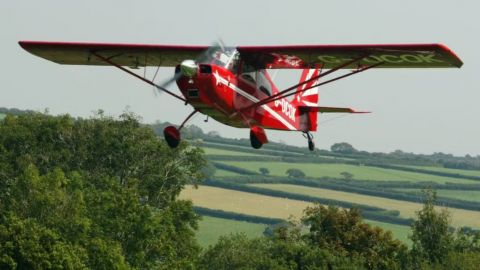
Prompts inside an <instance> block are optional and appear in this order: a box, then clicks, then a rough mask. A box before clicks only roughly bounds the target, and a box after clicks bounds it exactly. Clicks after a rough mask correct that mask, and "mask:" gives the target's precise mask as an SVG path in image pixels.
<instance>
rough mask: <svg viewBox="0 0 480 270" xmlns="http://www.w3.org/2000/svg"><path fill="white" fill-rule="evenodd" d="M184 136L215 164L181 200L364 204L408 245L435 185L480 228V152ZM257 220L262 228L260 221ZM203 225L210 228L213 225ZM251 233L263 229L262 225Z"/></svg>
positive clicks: (462, 218) (456, 219) (463, 220)
mask: <svg viewBox="0 0 480 270" xmlns="http://www.w3.org/2000/svg"><path fill="white" fill-rule="evenodd" d="M164 125H166V124H162V123H157V124H155V125H154V129H155V130H156V131H157V132H158V131H159V130H161V128H162V126H164ZM185 134H186V137H187V138H191V139H192V140H195V141H196V142H197V143H198V142H199V141H198V140H199V139H200V140H201V141H200V145H202V148H203V149H204V151H205V153H206V155H207V159H208V160H209V161H210V163H211V164H212V165H213V166H214V167H215V168H216V170H215V173H214V174H213V175H211V176H210V178H209V181H207V182H205V183H204V185H207V186H200V187H199V188H198V189H186V190H184V192H182V195H181V196H182V198H185V199H191V200H192V201H193V203H194V205H197V206H201V207H206V208H211V209H214V210H222V211H226V212H229V213H231V214H233V215H234V214H246V215H249V216H261V217H267V218H281V219H288V217H290V216H294V217H297V218H298V217H300V216H301V215H302V212H303V209H304V208H305V207H306V206H307V205H309V204H310V203H313V202H316V201H318V202H321V203H323V204H325V205H336V206H340V207H357V208H359V209H363V210H362V211H363V212H364V216H365V217H366V218H367V221H368V222H370V223H372V224H376V225H378V226H381V227H382V228H384V229H387V230H392V232H393V233H394V235H395V237H397V238H398V239H401V240H402V241H406V242H407V243H409V240H408V237H407V235H408V234H409V230H410V228H409V225H410V224H411V218H413V217H414V216H415V212H416V211H418V210H419V209H420V208H421V206H422V202H423V200H424V197H423V194H422V190H423V189H424V188H434V189H435V190H437V192H438V201H437V203H438V206H439V207H440V208H443V207H447V209H449V211H450V212H451V213H452V222H453V225H454V226H456V227H469V228H472V229H479V228H480V222H479V220H480V166H479V164H480V158H479V157H478V156H477V157H470V156H466V157H455V156H452V155H448V154H443V153H435V154H432V155H415V154H412V153H404V152H402V151H398V150H397V151H395V152H393V153H369V152H365V151H358V150H356V149H355V148H354V147H353V146H351V145H349V144H348V143H339V144H336V145H333V146H332V147H331V149H330V150H316V151H314V152H313V153H311V152H309V151H308V150H307V149H305V148H301V147H295V146H290V145H285V144H279V143H272V144H267V145H265V146H264V147H263V148H262V149H259V150H254V149H251V148H250V147H249V142H248V140H244V139H240V140H238V139H228V138H223V137H221V136H219V134H216V133H210V134H205V133H204V132H203V131H202V130H201V129H200V128H198V127H194V126H193V127H188V128H187V129H186V132H185ZM288 169H297V170H300V171H301V172H302V173H303V174H304V176H288V174H287V173H286V171H287V170H288ZM261 170H263V173H262V172H261ZM474 190H478V192H476V191H474ZM228 220H231V219H226V226H229V225H227V222H228ZM250 224H252V225H251V226H252V228H253V227H256V228H258V227H257V226H258V225H257V224H258V223H250ZM245 225H246V224H245V223H243V224H242V226H243V227H244V226H245ZM264 226H265V228H267V227H268V226H267V225H265V224H264ZM202 230H208V228H207V226H205V227H202ZM212 231H214V229H212ZM240 231H243V230H240ZM246 232H247V233H248V234H249V235H251V236H254V235H259V231H258V230H257V231H256V232H255V230H246ZM212 233H213V232H210V234H209V235H210V237H211V234H212ZM201 234H204V232H202V233H200V235H201ZM220 235H221V234H220V233H219V234H218V236H220Z"/></svg>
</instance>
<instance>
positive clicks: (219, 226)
mask: <svg viewBox="0 0 480 270" xmlns="http://www.w3.org/2000/svg"><path fill="white" fill-rule="evenodd" d="M198 225H199V228H198V231H197V240H198V242H199V243H200V245H201V246H202V247H208V246H209V245H213V244H215V243H216V242H217V240H218V238H219V237H220V236H222V235H226V234H230V233H245V234H246V235H247V236H248V237H250V238H254V237H260V236H262V234H263V231H264V230H265V228H266V227H267V225H266V224H257V223H251V222H245V221H237V220H231V219H224V218H216V217H209V216H202V220H201V221H200V222H199V224H198Z"/></svg>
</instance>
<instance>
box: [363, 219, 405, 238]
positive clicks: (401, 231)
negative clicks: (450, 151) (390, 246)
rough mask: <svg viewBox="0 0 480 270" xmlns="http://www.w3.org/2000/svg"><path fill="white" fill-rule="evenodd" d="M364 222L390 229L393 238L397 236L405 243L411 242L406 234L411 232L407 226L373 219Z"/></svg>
mask: <svg viewBox="0 0 480 270" xmlns="http://www.w3.org/2000/svg"><path fill="white" fill-rule="evenodd" d="M365 222H366V223H368V224H370V225H374V226H377V227H380V228H382V229H384V230H388V231H391V232H392V234H393V236H394V237H395V238H397V239H398V240H400V241H402V242H404V243H406V244H410V243H411V240H410V239H408V235H409V234H410V233H411V229H410V227H408V226H402V225H396V224H390V223H385V222H380V221H373V220H365Z"/></svg>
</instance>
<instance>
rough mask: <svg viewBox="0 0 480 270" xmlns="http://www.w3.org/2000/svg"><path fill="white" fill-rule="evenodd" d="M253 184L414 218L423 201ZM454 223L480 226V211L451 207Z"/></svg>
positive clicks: (285, 185)
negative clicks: (370, 207) (375, 207)
mask: <svg viewBox="0 0 480 270" xmlns="http://www.w3.org/2000/svg"><path fill="white" fill-rule="evenodd" d="M251 185H252V186H256V187H261V188H268V189H272V190H281V191H286V192H291V193H297V194H303V195H309V196H313V197H318V198H326V199H334V200H339V201H346V202H351V203H357V204H364V205H371V206H377V207H381V208H384V209H387V210H398V211H400V216H401V217H406V218H413V217H415V212H416V211H418V210H420V209H421V208H422V204H421V203H413V202H407V201H401V200H394V199H387V198H382V197H375V196H368V195H361V194H357V193H350V192H344V191H337V190H330V189H322V188H312V187H305V186H298V185H288V184H251ZM449 211H450V213H451V219H452V224H453V225H454V226H470V227H475V228H480V212H478V211H471V210H464V209H457V208H449Z"/></svg>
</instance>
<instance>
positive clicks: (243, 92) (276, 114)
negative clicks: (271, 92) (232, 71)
mask: <svg viewBox="0 0 480 270" xmlns="http://www.w3.org/2000/svg"><path fill="white" fill-rule="evenodd" d="M213 76H215V79H216V80H217V83H218V82H221V83H223V84H224V85H226V86H228V87H229V88H230V89H232V90H233V91H235V92H237V93H238V94H240V95H242V96H243V97H245V98H247V99H249V100H250V101H253V102H255V103H257V102H259V101H260V100H259V99H258V98H256V97H254V96H252V95H250V94H249V93H247V92H245V91H243V90H242V89H240V88H238V87H237V86H236V85H234V84H233V83H230V82H229V81H227V80H226V79H225V78H223V77H222V76H220V75H219V74H218V72H217V71H215V73H213ZM260 107H262V108H263V109H264V110H266V111H267V112H269V113H270V114H271V115H272V116H273V117H275V118H276V119H277V120H278V121H280V122H282V124H284V125H285V126H286V127H287V128H288V129H290V130H297V129H296V128H295V127H294V126H292V124H290V123H289V122H288V121H287V120H286V119H285V118H283V117H282V116H280V115H279V114H278V113H277V112H276V111H274V110H273V109H272V108H270V107H268V105H261V106H260Z"/></svg>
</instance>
